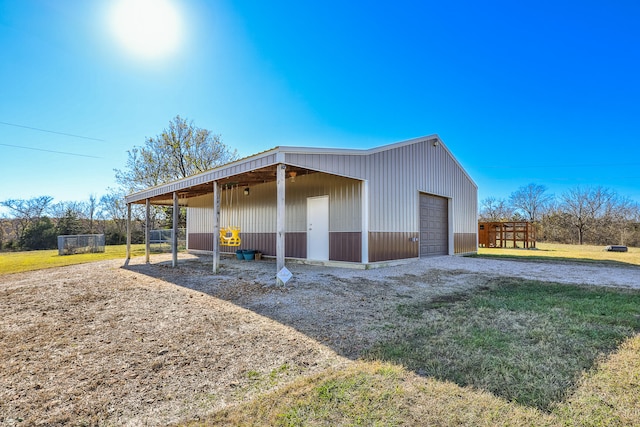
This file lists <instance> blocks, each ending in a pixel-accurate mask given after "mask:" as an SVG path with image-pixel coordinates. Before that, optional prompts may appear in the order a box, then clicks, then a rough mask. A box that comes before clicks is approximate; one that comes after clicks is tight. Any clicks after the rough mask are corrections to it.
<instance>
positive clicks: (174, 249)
mask: <svg viewBox="0 0 640 427" xmlns="http://www.w3.org/2000/svg"><path fill="white" fill-rule="evenodd" d="M179 209H180V208H179V207H178V192H177V191H174V192H173V236H171V237H172V238H171V254H172V255H173V258H172V260H171V266H172V267H177V266H178V220H179V214H180V210H179Z"/></svg>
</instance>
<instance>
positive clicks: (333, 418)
mask: <svg viewBox="0 0 640 427" xmlns="http://www.w3.org/2000/svg"><path fill="white" fill-rule="evenodd" d="M181 425H186V426H189V427H196V426H201V427H204V426H221V425H224V426H228V425H243V426H267V425H269V426H272V425H273V426H287V427H289V426H335V425H340V426H357V425H376V426H417V425H428V426H487V427H488V426H612V427H615V426H620V427H622V426H637V425H640V335H637V336H635V337H633V338H630V339H628V340H627V341H626V342H625V343H624V344H623V345H622V346H621V347H620V350H619V351H617V352H616V353H614V354H612V355H611V356H609V357H608V358H607V359H603V360H602V361H601V363H600V364H599V365H598V366H597V367H595V368H594V369H592V370H590V371H588V372H586V373H584V374H583V376H582V379H581V380H580V386H579V387H578V389H577V390H576V391H575V392H574V393H573V395H572V396H571V397H570V398H569V399H568V400H567V401H566V402H563V403H560V404H558V405H557V406H556V407H555V408H553V410H552V412H550V413H549V412H546V411H542V410H539V409H535V408H531V407H526V406H522V405H520V404H518V403H514V402H509V401H507V400H505V399H502V398H499V397H496V396H494V395H492V394H491V393H488V392H486V391H483V390H478V389H474V388H472V387H460V386H458V385H456V384H453V383H451V382H447V381H438V380H435V379H433V378H424V377H421V376H418V375H416V374H415V373H413V372H411V371H407V370H405V369H404V368H402V367H399V366H397V365H393V364H389V363H380V362H376V361H374V362H356V363H354V364H352V365H351V366H349V367H347V368H344V369H329V370H327V371H325V372H323V373H321V374H319V375H316V376H311V377H307V378H300V379H298V380H297V381H295V382H294V383H292V384H290V385H288V386H286V387H284V388H282V389H280V390H277V391H274V392H270V393H267V394H263V395H261V396H259V397H257V398H256V399H254V400H252V401H249V402H246V403H242V404H240V405H238V406H235V407H231V408H227V409H224V410H222V411H219V412H217V413H216V414H214V415H213V416H211V417H209V418H207V419H205V420H202V421H199V422H195V423H186V424H181Z"/></svg>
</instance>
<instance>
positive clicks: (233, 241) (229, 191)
mask: <svg viewBox="0 0 640 427" xmlns="http://www.w3.org/2000/svg"><path fill="white" fill-rule="evenodd" d="M237 188H238V186H237V185H236V190H237ZM225 197H226V200H227V208H228V212H229V213H228V216H227V218H229V219H230V218H231V213H232V211H233V187H232V186H227V188H225ZM236 199H237V195H236ZM236 215H237V213H236ZM240 243H242V239H240V227H235V226H231V225H229V226H227V227H220V246H240Z"/></svg>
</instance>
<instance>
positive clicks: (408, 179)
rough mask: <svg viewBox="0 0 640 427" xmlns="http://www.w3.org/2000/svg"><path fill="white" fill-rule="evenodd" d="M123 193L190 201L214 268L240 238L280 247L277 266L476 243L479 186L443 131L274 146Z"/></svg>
mask: <svg viewBox="0 0 640 427" xmlns="http://www.w3.org/2000/svg"><path fill="white" fill-rule="evenodd" d="M126 202H127V204H128V205H129V207H130V205H131V204H132V203H147V204H148V205H151V204H159V205H174V206H178V205H180V206H186V207H187V208H188V209H187V212H188V213H187V248H188V249H189V250H192V251H211V252H213V254H214V269H217V259H219V254H220V252H235V251H236V249H238V248H240V249H255V250H259V251H261V252H262V253H263V254H264V255H267V256H268V255H273V256H276V258H277V260H278V269H280V268H281V267H282V266H284V259H285V257H290V258H299V259H306V260H314V261H325V262H330V261H343V262H349V263H357V264H362V265H365V266H366V265H370V264H371V263H377V262H381V261H390V260H398V259H410V258H418V257H426V256H433V255H453V254H468V253H474V252H476V251H477V241H478V240H477V186H476V184H475V183H474V182H473V180H472V179H471V178H470V177H469V175H468V174H467V173H466V172H465V170H464V169H463V168H462V166H461V165H460V164H459V163H458V161H456V159H455V158H454V157H453V155H452V154H451V152H450V151H449V150H448V149H447V147H446V146H445V145H444V144H443V143H442V141H441V140H440V138H439V137H438V136H437V135H431V136H427V137H423V138H417V139H412V140H409V141H404V142H399V143H396V144H391V145H385V146H382V147H377V148H373V149H370V150H350V149H325V148H303V147H276V148H274V149H272V150H269V151H265V152H263V153H259V154H256V155H253V156H250V157H247V158H244V159H241V160H238V161H236V162H233V163H230V164H227V165H224V166H221V167H218V168H215V169H212V170H210V171H207V172H203V173H201V174H198V175H194V176H192V177H189V178H185V179H182V180H179V181H175V182H171V183H168V184H164V185H161V186H158V187H154V188H150V189H147V190H144V191H141V192H139V193H135V194H131V195H129V196H127V198H126ZM174 210H175V211H177V209H174ZM221 227H222V228H223V229H224V228H226V227H235V228H239V229H240V232H239V236H240V239H241V244H240V246H238V247H235V246H225V245H221V244H220V240H221V239H219V238H218V237H217V236H218V235H219V230H220V228H221ZM223 243H224V241H223ZM174 259H175V256H174Z"/></svg>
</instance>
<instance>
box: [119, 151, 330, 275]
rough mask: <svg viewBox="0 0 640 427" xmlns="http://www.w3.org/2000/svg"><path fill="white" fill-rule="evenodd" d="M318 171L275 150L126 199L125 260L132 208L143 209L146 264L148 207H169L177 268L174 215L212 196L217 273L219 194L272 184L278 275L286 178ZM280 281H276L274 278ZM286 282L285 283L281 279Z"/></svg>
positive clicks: (282, 268)
mask: <svg viewBox="0 0 640 427" xmlns="http://www.w3.org/2000/svg"><path fill="white" fill-rule="evenodd" d="M317 172H319V171H317V170H313V169H309V168H306V167H299V166H295V165H291V164H286V163H284V153H279V152H278V151H277V149H276V150H273V151H271V152H266V153H263V155H262V156H260V155H259V156H257V157H256V156H254V157H250V158H248V159H244V160H239V161H237V162H234V163H230V164H228V165H224V166H222V167H219V168H216V169H213V170H210V171H206V172H203V173H201V174H198V175H195V176H192V177H188V178H184V179H181V180H178V181H174V182H171V183H167V184H163V185H159V186H156V187H153V188H149V189H146V190H143V191H140V192H138V193H134V194H130V195H128V196H127V197H126V203H127V254H126V258H127V260H129V259H130V257H131V231H132V227H131V224H132V222H131V218H132V214H131V211H132V205H134V204H139V205H144V206H145V261H146V262H147V263H148V262H150V252H151V251H150V239H149V236H150V227H151V215H150V214H151V206H171V207H172V208H173V233H172V235H173V236H172V242H171V252H172V266H174V267H175V266H177V265H178V233H177V232H176V230H177V224H178V214H179V209H180V208H181V207H189V200H190V199H193V198H196V197H201V196H204V195H211V194H212V195H213V202H212V206H211V208H212V211H211V212H213V222H212V223H213V229H212V230H211V231H212V235H213V248H212V249H213V250H212V252H213V262H212V270H213V272H214V273H217V272H218V271H219V267H220V254H221V253H222V251H221V247H220V246H221V244H220V240H219V239H218V236H219V234H220V230H221V221H220V211H221V194H222V192H223V189H224V188H229V187H234V186H235V187H236V188H237V187H239V188H249V187H252V186H255V185H259V184H265V183H272V185H273V183H274V182H275V187H276V192H275V197H276V199H277V200H276V203H275V204H276V215H275V216H276V233H275V234H276V236H275V239H276V248H275V249H276V250H275V258H276V269H277V273H278V276H279V275H280V273H281V272H284V273H283V274H285V276H283V277H285V278H286V268H285V242H286V239H285V236H286V230H285V225H286V205H285V199H286V192H285V182H286V179H287V178H289V179H290V180H291V179H292V178H293V179H295V177H296V176H299V177H300V176H306V175H311V174H314V173H317ZM278 280H280V279H278ZM285 281H286V280H285Z"/></svg>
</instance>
